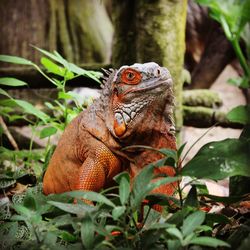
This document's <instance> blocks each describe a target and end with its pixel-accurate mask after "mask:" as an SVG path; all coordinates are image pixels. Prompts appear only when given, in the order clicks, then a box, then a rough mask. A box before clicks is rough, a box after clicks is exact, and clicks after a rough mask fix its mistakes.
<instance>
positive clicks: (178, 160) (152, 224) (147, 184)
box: [0, 49, 250, 250]
mask: <svg viewBox="0 0 250 250" xmlns="http://www.w3.org/2000/svg"><path fill="white" fill-rule="evenodd" d="M38 50H39V51H40V52H41V53H42V54H44V55H45V56H46V57H43V58H42V60H41V63H42V64H43V66H44V67H45V69H46V73H45V71H42V69H41V68H40V67H39V66H38V65H35V64H33V63H32V62H30V61H28V60H26V59H23V58H19V57H11V56H0V60H2V61H5V62H11V63H19V64H25V65H30V66H33V67H35V68H36V69H37V70H38V71H39V72H40V73H41V74H43V75H44V76H45V77H46V78H47V79H48V80H49V81H51V82H52V83H53V84H54V85H55V86H56V87H57V89H58V90H59V93H58V99H57V100H55V101H54V103H46V106H47V107H48V108H49V109H50V110H52V111H53V114H52V115H51V114H48V113H45V112H43V111H41V110H39V109H37V108H36V107H35V106H33V105H32V104H30V103H29V102H26V101H24V100H17V99H14V98H12V97H11V96H10V95H9V94H8V93H7V92H6V91H5V90H4V89H1V90H0V94H2V95H4V96H5V97H7V99H6V100H4V101H1V104H4V106H3V108H2V109H1V115H2V116H4V117H7V118H9V119H18V118H19V117H15V115H14V114H12V113H11V112H12V111H13V107H16V106H18V107H19V108H20V109H22V110H23V112H24V113H25V112H27V113H29V114H31V115H33V116H35V117H36V121H35V122H33V121H30V118H29V117H28V116H26V115H24V114H23V115H21V116H22V117H25V118H26V119H27V120H28V121H30V124H31V125H32V127H33V131H35V130H36V128H37V126H41V125H43V126H45V127H44V128H43V129H42V130H41V131H40V132H39V136H40V138H48V145H47V147H46V148H45V149H44V150H42V151H35V150H32V141H31V145H30V150H26V151H23V150H20V151H13V150H9V149H6V148H3V147H2V148H1V150H0V157H1V158H2V159H3V160H4V161H3V163H2V167H3V170H2V172H1V174H2V176H1V181H0V187H1V189H2V190H3V195H4V198H3V199H1V203H0V225H1V227H0V234H1V235H3V237H2V239H1V248H3V249H17V248H18V249H56V248H57V249H169V250H178V249H202V248H203V247H210V248H218V247H220V248H221V247H224V248H226V247H229V244H228V243H227V242H225V240H227V237H223V240H221V239H220V238H219V233H218V234H216V235H215V234H214V230H218V231H219V232H220V228H221V225H225V224H229V223H233V222H234V220H235V219H234V218H230V217H226V216H224V215H222V214H212V213H211V214H209V213H206V212H204V211H207V210H210V209H211V207H212V205H211V204H214V203H223V204H231V203H233V202H239V201H242V200H243V199H244V198H245V197H241V196H237V197H217V196H212V195H209V194H208V193H207V188H206V186H205V185H204V184H203V182H202V179H213V180H219V179H222V178H225V177H228V176H234V175H238V174H241V175H244V176H249V171H248V169H247V166H249V162H250V155H249V154H248V153H247V152H249V151H247V150H248V149H249V136H246V135H249V132H247V131H245V132H244V136H242V138H241V139H240V140H232V139H231V140H225V141H221V142H219V143H210V144H208V145H205V146H204V147H203V148H202V149H200V151H199V152H198V153H197V155H196V156H195V157H194V158H193V159H192V160H191V161H190V162H189V163H187V164H186V165H185V166H183V169H180V165H181V164H182V162H183V160H184V159H185V157H186V155H184V156H183V157H182V152H183V149H184V147H185V145H186V144H184V145H182V146H181V147H180V149H179V150H178V152H175V151H173V150H169V149H159V150H157V149H154V148H151V147H145V146H133V147H138V148H140V147H142V148H144V149H146V150H154V151H155V150H156V151H158V152H159V153H160V154H162V155H163V158H162V159H161V160H159V161H157V162H153V163H151V164H149V165H148V166H145V168H143V170H142V171H141V172H140V174H139V175H137V177H136V178H135V179H134V180H133V182H132V181H131V180H130V176H129V174H128V173H127V172H123V173H120V174H119V175H118V176H116V177H115V178H114V179H115V181H116V183H117V186H114V187H112V188H110V189H107V190H102V191H101V192H100V193H95V192H87V191H72V192H67V193H64V194H60V195H49V196H44V195H43V194H42V186H41V181H42V176H43V172H44V170H45V169H46V167H47V165H48V162H49V159H50V157H51V155H52V153H53V147H52V146H51V144H50V139H49V138H50V137H51V136H52V135H53V134H55V133H57V132H58V131H59V130H63V129H64V128H65V126H66V125H67V124H68V122H69V121H70V120H71V119H72V117H74V116H76V115H77V114H78V113H79V112H80V111H81V110H82V107H81V106H80V105H79V104H78V103H77V99H76V98H75V95H74V94H72V93H71V92H67V91H66V89H65V85H66V82H67V81H68V80H70V79H72V78H74V77H77V76H78V75H80V74H82V75H85V76H87V77H91V78H94V79H96V78H97V77H98V76H100V74H99V73H95V72H92V71H91V72H89V71H85V70H83V69H81V68H79V67H78V66H76V65H74V64H72V63H69V62H67V61H66V60H65V59H64V58H62V57H61V56H60V55H59V54H58V53H57V52H54V53H49V52H47V51H44V50H41V49H38ZM0 84H2V85H5V86H6V85H8V86H13V87H18V86H23V85H26V83H24V82H21V81H19V80H18V79H15V78H5V79H3V78H1V79H0ZM69 99H73V100H74V101H75V104H76V108H74V107H73V108H72V107H70V106H69V105H68V102H67V101H68V100H69ZM58 113H60V115H58ZM243 120H244V118H243ZM232 151H233V152H236V154H232V153H231V152H232ZM164 165H168V166H171V167H173V168H174V169H175V171H176V177H168V176H162V177H161V178H159V177H158V178H157V179H155V180H154V181H153V182H152V181H151V180H152V179H154V178H156V177H157V176H154V174H153V170H154V168H155V167H161V166H164ZM229 170H230V171H229ZM27 175H28V176H36V180H35V181H34V182H33V183H32V184H33V185H34V186H33V187H29V188H27V187H26V188H25V190H26V191H25V192H20V191H19V190H17V191H15V192H14V191H13V189H12V187H13V185H14V184H18V183H24V184H27V183H30V181H23V179H22V178H24V177H25V176H27ZM184 176H188V177H189V178H190V181H189V182H188V183H187V184H185V185H184V186H182V185H181V179H182V177H184ZM167 183H168V184H170V185H171V184H173V186H175V187H176V195H175V196H173V197H172V196H171V197H167V196H163V195H159V194H155V193H152V192H151V191H152V190H153V189H155V188H156V187H158V186H160V185H162V184H167ZM188 185H191V188H190V190H189V191H188V192H187V193H185V191H184V190H186V187H187V186H188ZM10 190H12V193H11V192H10ZM13 192H14V194H13ZM142 204H143V206H142ZM159 206H160V207H159ZM159 208H160V209H162V212H161V213H159V212H157V211H158V210H159ZM214 236H216V237H214ZM244 244H245V243H244Z"/></svg>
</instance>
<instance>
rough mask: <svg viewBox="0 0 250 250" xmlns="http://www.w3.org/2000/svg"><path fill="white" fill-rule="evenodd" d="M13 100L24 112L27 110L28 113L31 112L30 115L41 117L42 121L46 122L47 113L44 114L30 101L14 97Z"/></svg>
mask: <svg viewBox="0 0 250 250" xmlns="http://www.w3.org/2000/svg"><path fill="white" fill-rule="evenodd" d="M14 101H15V103H16V104H17V105H18V106H20V107H21V108H22V109H23V110H24V111H25V112H27V113H28V114H32V115H34V116H36V117H37V118H39V119H41V120H42V121H43V122H44V123H46V122H47V120H48V119H49V116H48V115H47V114H45V113H44V112H42V111H41V110H39V109H37V108H36V107H35V106H33V105H32V104H31V103H29V102H26V101H24V100H18V99H15V100H14Z"/></svg>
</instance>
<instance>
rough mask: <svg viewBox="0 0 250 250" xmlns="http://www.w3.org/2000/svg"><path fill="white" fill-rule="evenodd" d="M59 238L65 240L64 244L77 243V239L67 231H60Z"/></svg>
mask: <svg viewBox="0 0 250 250" xmlns="http://www.w3.org/2000/svg"><path fill="white" fill-rule="evenodd" d="M59 237H60V238H61V239H63V240H65V241H66V242H76V241H77V237H76V236H75V235H73V234H71V233H69V232H67V231H62V232H61V233H60V234H59Z"/></svg>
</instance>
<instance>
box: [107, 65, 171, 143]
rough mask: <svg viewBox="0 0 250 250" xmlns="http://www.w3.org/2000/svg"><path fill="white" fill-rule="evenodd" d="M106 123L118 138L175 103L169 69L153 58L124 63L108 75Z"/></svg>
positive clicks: (127, 134)
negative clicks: (151, 59)
mask: <svg viewBox="0 0 250 250" xmlns="http://www.w3.org/2000/svg"><path fill="white" fill-rule="evenodd" d="M109 84H110V85H109V91H110V94H109V104H108V107H107V108H108V111H109V112H108V113H109V115H108V116H107V119H106V124H107V126H108V128H109V130H110V132H111V133H112V134H113V136H115V137H116V138H119V139H123V138H125V137H127V136H129V135H130V134H131V133H132V132H133V131H135V130H136V129H137V128H138V126H142V124H143V123H145V122H147V121H148V120H149V117H150V116H151V118H152V119H154V118H155V117H156V114H157V113H159V114H160V113H161V115H162V114H163V111H164V109H165V106H166V103H169V104H170V106H172V102H173V97H172V78H171V76H170V73H169V71H168V70H167V69H166V68H164V67H160V66H159V65H158V64H156V63H154V62H150V63H144V64H139V63H136V64H133V65H131V66H122V67H121V68H120V69H118V70H117V71H115V72H114V73H113V75H112V77H111V79H109Z"/></svg>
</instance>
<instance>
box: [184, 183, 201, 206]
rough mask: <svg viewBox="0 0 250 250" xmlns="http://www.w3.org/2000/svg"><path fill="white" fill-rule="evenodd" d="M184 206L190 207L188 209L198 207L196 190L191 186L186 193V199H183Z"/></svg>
mask: <svg viewBox="0 0 250 250" xmlns="http://www.w3.org/2000/svg"><path fill="white" fill-rule="evenodd" d="M184 206H185V207H188V206H190V207H195V208H198V207H199V201H198V197H197V189H196V186H195V185H192V188H191V189H190V191H189V192H188V195H187V198H186V199H185V202H184Z"/></svg>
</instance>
